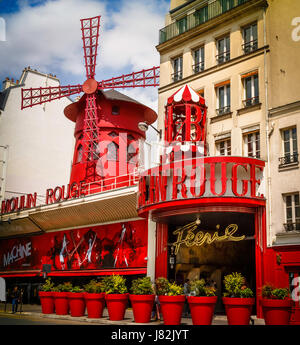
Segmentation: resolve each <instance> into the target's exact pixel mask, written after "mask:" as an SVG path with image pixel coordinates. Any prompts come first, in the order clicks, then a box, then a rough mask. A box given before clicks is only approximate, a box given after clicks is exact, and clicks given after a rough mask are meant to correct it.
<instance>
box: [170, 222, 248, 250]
mask: <svg viewBox="0 0 300 345" xmlns="http://www.w3.org/2000/svg"><path fill="white" fill-rule="evenodd" d="M217 228H218V227H217ZM197 229H198V225H197V224H196V221H195V222H192V223H189V224H187V225H185V226H183V227H182V228H179V229H176V230H175V231H174V232H173V235H177V240H176V242H174V243H173V244H172V245H173V246H174V247H175V251H174V254H175V255H176V254H177V253H178V251H179V249H180V246H181V245H186V246H187V247H193V246H198V247H200V246H202V245H203V244H205V243H207V244H211V243H213V242H221V241H225V240H229V241H235V242H237V241H242V240H243V239H244V238H245V235H242V236H237V237H235V236H233V235H234V234H235V233H236V232H237V231H238V226H237V224H230V225H228V226H227V227H226V229H225V232H224V235H219V232H218V231H215V232H214V233H213V234H211V233H210V232H204V231H203V230H199V231H198V232H195V231H196V230H197Z"/></svg>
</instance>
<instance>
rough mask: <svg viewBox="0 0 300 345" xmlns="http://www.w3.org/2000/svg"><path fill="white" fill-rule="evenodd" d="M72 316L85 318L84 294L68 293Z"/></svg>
mask: <svg viewBox="0 0 300 345" xmlns="http://www.w3.org/2000/svg"><path fill="white" fill-rule="evenodd" d="M68 300H69V305H70V314H71V316H74V317H79V316H83V315H84V312H85V301H84V293H83V292H68Z"/></svg>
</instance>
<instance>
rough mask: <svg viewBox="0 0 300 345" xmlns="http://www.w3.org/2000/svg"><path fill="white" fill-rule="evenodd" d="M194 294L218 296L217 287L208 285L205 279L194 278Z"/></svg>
mask: <svg viewBox="0 0 300 345" xmlns="http://www.w3.org/2000/svg"><path fill="white" fill-rule="evenodd" d="M191 295H192V296H216V289H215V288H214V287H209V286H207V285H206V281H205V279H199V280H194V281H192V282H191Z"/></svg>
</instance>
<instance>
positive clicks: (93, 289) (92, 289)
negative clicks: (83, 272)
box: [83, 280, 105, 293]
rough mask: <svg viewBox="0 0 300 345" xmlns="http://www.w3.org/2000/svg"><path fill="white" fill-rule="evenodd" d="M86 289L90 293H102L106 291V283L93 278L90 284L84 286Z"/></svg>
mask: <svg viewBox="0 0 300 345" xmlns="http://www.w3.org/2000/svg"><path fill="white" fill-rule="evenodd" d="M83 288H84V291H85V292H88V293H101V292H104V289H105V287H104V284H103V282H101V281H99V282H97V281H96V280H91V281H90V282H89V283H88V284H86V285H84V286H83Z"/></svg>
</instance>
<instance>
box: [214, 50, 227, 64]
mask: <svg viewBox="0 0 300 345" xmlns="http://www.w3.org/2000/svg"><path fill="white" fill-rule="evenodd" d="M216 60H217V64H218V65H220V64H221V63H224V62H227V61H229V60H230V51H227V52H223V53H220V54H218V55H216Z"/></svg>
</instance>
